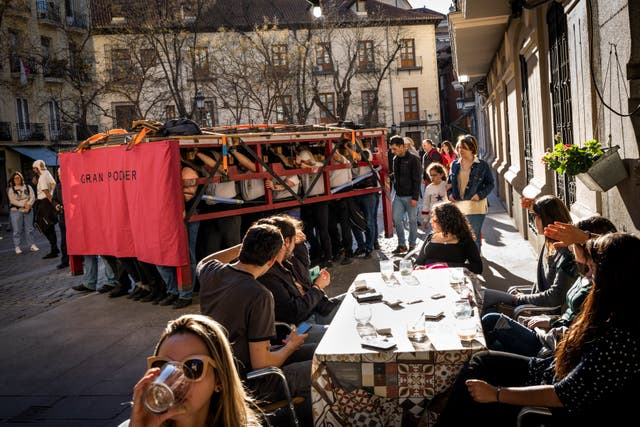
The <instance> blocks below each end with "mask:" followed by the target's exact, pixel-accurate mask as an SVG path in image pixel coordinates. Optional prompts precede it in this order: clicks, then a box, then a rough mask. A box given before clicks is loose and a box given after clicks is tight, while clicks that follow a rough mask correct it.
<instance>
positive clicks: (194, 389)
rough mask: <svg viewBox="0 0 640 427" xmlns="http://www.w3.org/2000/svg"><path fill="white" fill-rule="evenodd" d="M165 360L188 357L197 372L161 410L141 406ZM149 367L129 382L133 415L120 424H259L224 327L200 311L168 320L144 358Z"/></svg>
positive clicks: (178, 426)
mask: <svg viewBox="0 0 640 427" xmlns="http://www.w3.org/2000/svg"><path fill="white" fill-rule="evenodd" d="M169 361H180V362H184V361H189V363H190V366H191V367H192V368H193V367H194V365H195V366H198V368H197V369H192V370H193V371H194V372H195V375H197V378H195V379H194V380H193V384H192V386H191V389H190V390H189V392H188V394H187V397H186V399H185V400H184V401H183V402H182V403H181V404H180V405H177V406H175V407H173V408H171V409H170V410H169V411H167V412H166V413H164V414H152V413H151V412H149V411H147V410H146V409H145V408H144V404H143V400H142V399H143V395H144V392H145V390H146V389H147V388H148V387H149V385H150V384H151V383H152V382H153V380H154V379H155V378H156V377H157V376H158V374H159V373H160V370H161V368H162V366H164V364H165V363H167V362H169ZM148 365H149V370H148V371H147V372H146V373H145V374H144V376H143V377H142V379H140V381H138V383H137V384H136V385H135V387H134V388H133V409H132V410H131V418H130V419H129V420H127V421H125V422H124V423H122V424H120V427H151V426H153V427H156V426H162V427H169V426H176V427H181V426H197V427H204V426H207V427H218V426H219V427H223V426H250V427H251V426H259V425H260V423H259V421H258V417H257V416H256V414H255V413H254V411H253V410H252V409H251V406H252V405H253V403H252V400H251V398H250V397H249V396H248V395H247V393H246V392H245V390H244V387H243V385H242V382H241V381H240V376H239V375H238V371H237V370H236V365H235V363H234V359H233V354H232V353H231V346H230V344H229V341H228V339H227V333H226V331H225V330H224V329H223V327H222V326H221V325H220V324H219V323H218V322H216V321H214V320H213V319H211V318H210V317H207V316H203V315H199V314H185V315H184V316H180V317H179V318H177V319H175V320H172V321H170V322H169V323H168V324H167V327H166V328H165V330H164V332H163V333H162V335H161V337H160V340H159V341H158V344H157V345H156V348H155V351H154V353H153V356H151V357H149V358H148Z"/></svg>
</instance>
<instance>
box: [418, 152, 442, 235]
mask: <svg viewBox="0 0 640 427" xmlns="http://www.w3.org/2000/svg"><path fill="white" fill-rule="evenodd" d="M427 174H428V175H429V178H430V179H431V183H430V184H429V185H427V187H426V188H425V189H424V204H423V205H422V218H423V222H422V223H423V224H424V229H425V231H428V228H429V213H430V211H431V208H433V207H434V206H435V205H437V204H438V203H442V202H446V201H447V171H446V170H445V168H444V166H442V165H441V164H440V163H431V164H430V165H429V166H428V167H427Z"/></svg>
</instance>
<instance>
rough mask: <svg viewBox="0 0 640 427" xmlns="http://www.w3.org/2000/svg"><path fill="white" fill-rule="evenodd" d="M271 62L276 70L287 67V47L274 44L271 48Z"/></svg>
mask: <svg viewBox="0 0 640 427" xmlns="http://www.w3.org/2000/svg"><path fill="white" fill-rule="evenodd" d="M271 60H272V61H273V66H274V67H277V68H284V67H286V66H287V45H286V44H274V45H272V46H271Z"/></svg>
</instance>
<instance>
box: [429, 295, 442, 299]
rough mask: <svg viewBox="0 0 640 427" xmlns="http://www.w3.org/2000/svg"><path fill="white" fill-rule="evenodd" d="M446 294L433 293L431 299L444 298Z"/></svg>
mask: <svg viewBox="0 0 640 427" xmlns="http://www.w3.org/2000/svg"><path fill="white" fill-rule="evenodd" d="M444 297H445V295H444V294H433V295H431V299H440V298H444Z"/></svg>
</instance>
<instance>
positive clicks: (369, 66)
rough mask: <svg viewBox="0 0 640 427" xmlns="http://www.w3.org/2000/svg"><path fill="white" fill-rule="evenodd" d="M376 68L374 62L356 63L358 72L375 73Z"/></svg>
mask: <svg viewBox="0 0 640 427" xmlns="http://www.w3.org/2000/svg"><path fill="white" fill-rule="evenodd" d="M376 71H380V70H378V68H377V67H376V63H375V62H361V63H359V64H358V69H357V70H356V72H358V73H375V72H376Z"/></svg>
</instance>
